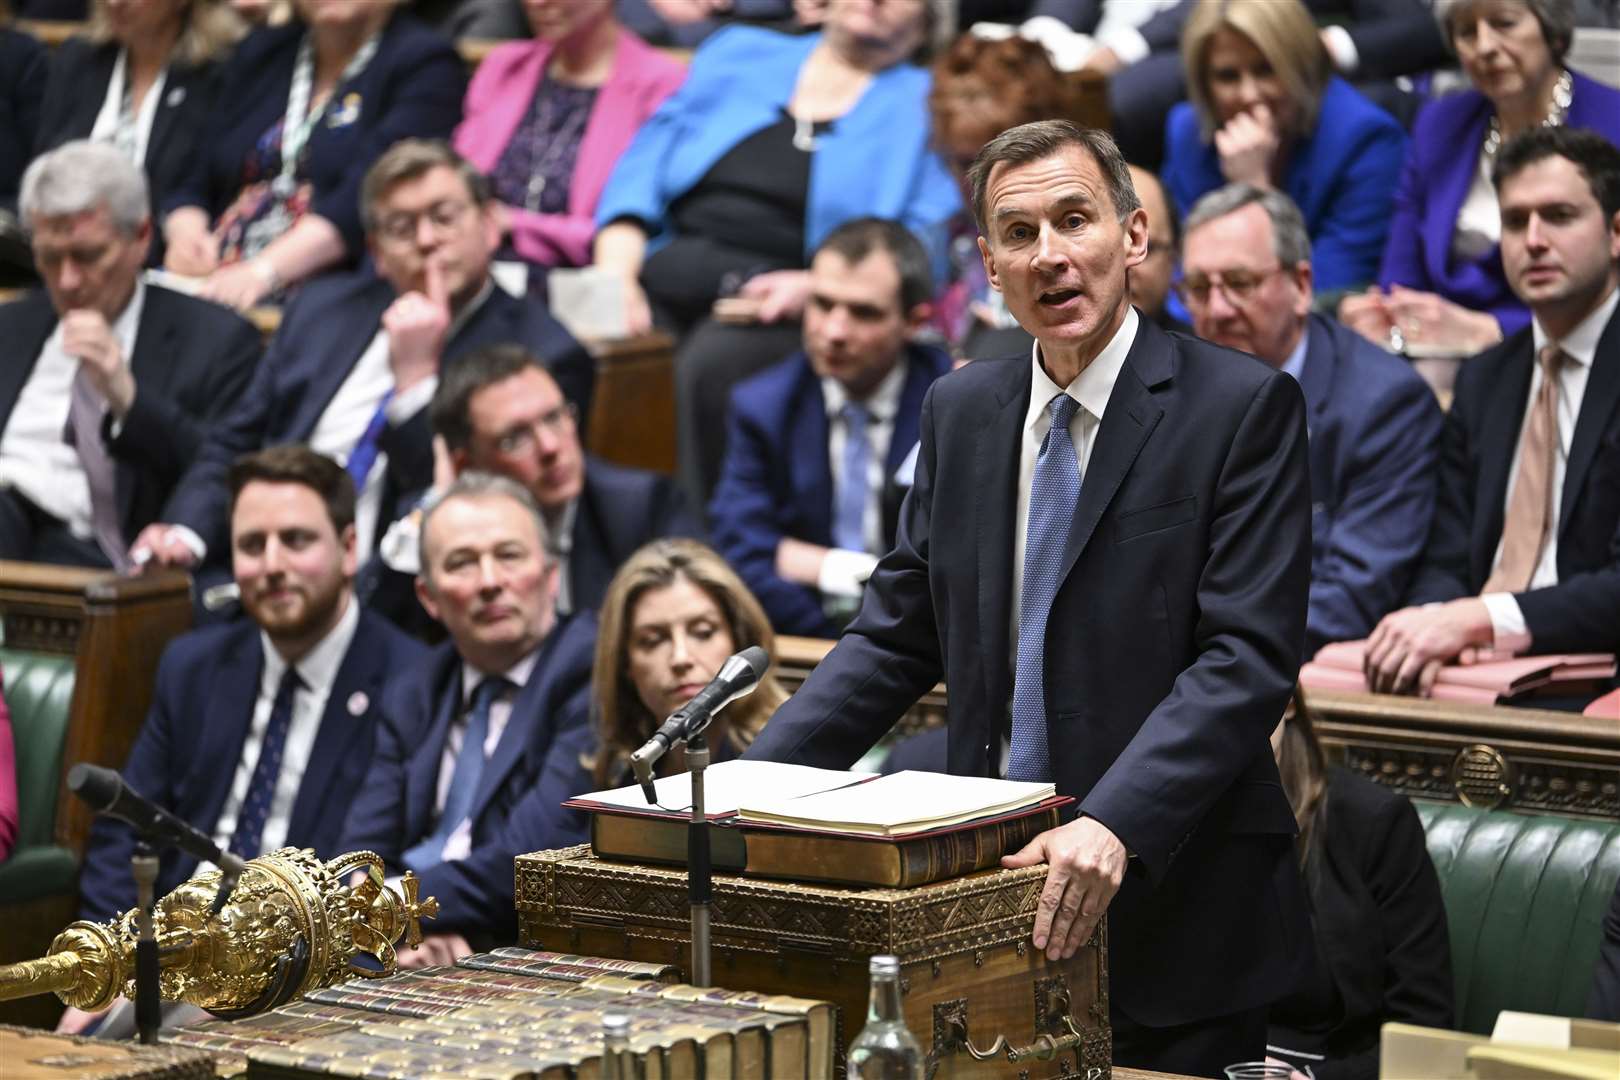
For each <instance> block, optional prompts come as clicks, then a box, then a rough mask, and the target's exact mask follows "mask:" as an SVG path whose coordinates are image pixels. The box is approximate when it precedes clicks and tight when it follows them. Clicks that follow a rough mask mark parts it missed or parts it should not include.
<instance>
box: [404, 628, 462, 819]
mask: <svg viewBox="0 0 1620 1080" xmlns="http://www.w3.org/2000/svg"><path fill="white" fill-rule="evenodd" d="M440 649H441V651H440V653H439V654H438V655H437V656H435V658H434V659H435V661H436V663H437V666H438V667H439V668H441V669H442V670H440V671H438V673H437V674H438V676H439V677H438V678H436V679H434V680H433V682H432V684H431V685H432V687H433V696H432V700H431V702H430V707H431V708H432V709H433V723H432V724H431V726H429V728H428V730H427V732H426V734H425V737H424V738H423V740H422V744H421V746H419V747H417V750H416V753H415V754H414V755H412V757H411V760H410V764H409V766H407V768H406V770H405V834H406V836H407V837H421V836H426V835H427V832H428V827H429V825H430V823H431V822H432V821H433V816H434V814H435V813H436V812H437V811H436V809H435V807H434V804H435V803H436V802H437V801H438V793H439V766H440V763H441V762H442V760H443V758H444V746H445V740H446V739H447V738H448V737H449V734H450V721H451V720H452V719H454V717H455V716H456V714H457V713H459V712H460V711H461V657H460V656H459V655H457V653H456V650H455V647H454V646H453V645H449V644H446V645H443V646H441V647H440Z"/></svg>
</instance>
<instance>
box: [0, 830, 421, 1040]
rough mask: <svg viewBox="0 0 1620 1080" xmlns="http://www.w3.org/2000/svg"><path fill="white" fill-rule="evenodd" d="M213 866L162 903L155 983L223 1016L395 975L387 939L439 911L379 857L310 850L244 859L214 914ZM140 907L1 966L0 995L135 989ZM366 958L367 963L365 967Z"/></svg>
mask: <svg viewBox="0 0 1620 1080" xmlns="http://www.w3.org/2000/svg"><path fill="white" fill-rule="evenodd" d="M219 878H220V874H219V871H217V870H215V871H210V872H208V873H205V874H199V875H198V876H197V877H194V878H192V879H191V880H190V881H187V882H186V883H184V884H183V885H181V886H180V887H179V888H177V889H175V890H174V891H173V892H171V893H170V894H169V895H167V896H165V897H164V898H163V899H162V900H159V901H158V903H157V905H156V909H155V911H154V915H153V923H154V927H155V929H156V933H157V940H158V949H159V964H160V966H161V968H162V971H161V973H160V975H159V987H160V992H161V994H162V996H163V997H164V998H165V999H167V1000H173V1001H188V1002H191V1003H192V1004H194V1005H200V1006H202V1007H203V1008H205V1009H209V1010H211V1011H213V1012H215V1013H219V1014H220V1015H223V1016H248V1015H252V1014H253V1013H257V1012H262V1011H263V1010H265V1009H269V1008H273V1007H275V1006H277V1005H280V1004H283V1003H284V1002H287V1001H290V1000H292V999H293V998H294V997H297V996H300V995H302V994H304V993H307V992H308V991H310V990H314V989H316V988H317V987H322V986H331V985H333V984H335V983H340V982H346V981H348V980H349V979H351V978H354V977H356V976H361V977H368V978H369V977H378V976H381V975H389V974H392V973H393V972H394V971H395V970H396V955H395V951H394V945H395V943H396V942H398V941H399V940H400V939H401V938H403V939H404V940H405V942H406V943H407V944H408V945H412V946H414V945H416V944H417V943H418V942H420V941H421V940H422V926H421V920H422V919H424V918H433V917H434V916H435V915H437V914H438V911H439V905H438V902H437V901H436V900H434V899H433V898H432V897H427V898H425V899H419V898H418V895H417V894H418V890H419V888H420V884H421V883H420V882H419V881H418V880H417V879H416V877H415V875H413V874H406V875H405V877H404V878H403V879H402V880H401V881H400V882H399V884H398V885H397V886H390V885H387V884H385V882H384V878H383V864H382V859H381V857H379V856H378V855H376V854H375V853H373V852H370V851H354V852H350V853H348V854H346V855H340V856H338V857H337V858H335V859H332V860H331V861H329V862H325V863H323V862H321V860H319V859H317V858H316V857H315V853H314V852H313V851H311V850H309V849H307V848H305V849H302V850H300V849H298V848H282V849H281V850H279V851H272V852H270V853H269V854H267V855H261V856H259V857H258V858H256V859H254V860H252V861H251V862H249V863H248V864H247V869H246V870H244V871H243V873H242V877H241V880H240V881H239V882H238V883H237V885H236V888H235V889H234V890H233V891H232V893H231V896H230V901H229V902H228V903H227V904H226V905H225V907H224V909H223V910H222V911H221V912H220V913H219V914H218V915H213V914H211V910H210V909H211V907H212V905H213V902H214V894H215V892H216V891H217V890H218V888H219ZM135 939H136V913H135V912H134V911H127V912H125V913H124V914H123V915H121V916H119V917H118V918H116V919H113V920H111V921H109V922H107V923H91V922H76V923H73V924H72V925H70V926H69V927H68V928H67V929H66V930H64V931H62V933H60V934H58V935H57V937H56V940H55V941H53V942H52V943H51V948H50V952H49V954H47V955H46V956H45V957H43V958H42V959H39V960H29V961H26V962H25V963H21V964H12V965H9V966H6V967H0V1000H6V999H8V998H15V997H26V996H29V995H32V994H43V993H55V994H56V995H57V996H58V997H60V998H61V999H62V1000H63V1001H64V1002H66V1003H67V1004H69V1005H73V1006H76V1007H78V1008H81V1009H92V1010H94V1009H102V1008H105V1007H106V1006H107V1005H109V1004H111V1003H112V1001H113V999H114V998H115V997H117V996H118V995H119V994H120V993H124V994H128V995H133V994H134V974H135ZM362 955H366V956H370V957H371V958H372V959H373V960H374V961H375V966H373V965H372V964H360V963H357V960H358V958H359V957H361V956H362Z"/></svg>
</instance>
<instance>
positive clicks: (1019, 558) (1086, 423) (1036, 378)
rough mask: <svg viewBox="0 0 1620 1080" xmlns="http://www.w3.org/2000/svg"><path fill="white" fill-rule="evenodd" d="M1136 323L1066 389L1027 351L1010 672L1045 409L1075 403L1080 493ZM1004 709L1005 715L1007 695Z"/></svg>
mask: <svg viewBox="0 0 1620 1080" xmlns="http://www.w3.org/2000/svg"><path fill="white" fill-rule="evenodd" d="M1140 321H1141V320H1140V318H1139V317H1138V316H1137V314H1136V309H1135V308H1134V307H1133V308H1127V309H1126V310H1125V321H1124V322H1123V323H1121V324H1120V327H1119V329H1118V330H1117V331H1116V332H1115V333H1114V336H1113V338H1112V339H1111V340H1110V341H1109V342H1108V344H1107V345H1105V346H1103V350H1102V352H1100V353H1098V354H1097V356H1096V359H1094V360H1092V361H1091V363H1089V364H1087V365H1086V367H1085V369H1084V370H1083V371H1081V372H1080V374H1079V375H1078V376H1076V377H1075V380H1074V381H1073V382H1071V383H1070V384H1069V385H1068V386H1059V385H1058V384H1057V383H1055V382H1053V381H1052V379H1051V377H1050V376H1048V375H1047V374H1046V369H1045V368H1044V367H1042V366H1041V345H1040V342H1036V343H1035V346H1034V348H1033V349H1032V350H1031V351H1030V369H1031V372H1030V380H1031V381H1030V394H1029V409H1028V410H1027V411H1026V412H1025V413H1024V426H1023V429H1022V430H1023V438H1022V440H1021V442H1020V443H1019V447H1018V504H1017V510H1016V511H1015V513H1016V517H1015V518H1014V521H1013V529H1014V532H1013V537H1014V539H1013V561H1012V565H1013V580H1012V617H1011V620H1010V621H1011V624H1012V625H1011V632H1010V633H1009V634H1008V636H1007V646H1008V648H1007V654H1008V663H1009V664H1010V665H1011V666H1012V668H1013V670H1015V671H1016V670H1017V668H1018V612H1019V608H1020V605H1021V602H1022V600H1023V595H1024V548H1025V545H1026V543H1027V542H1028V540H1029V489H1030V485H1031V484H1033V483H1034V480H1035V460H1036V459H1037V458H1038V457H1040V455H1041V443H1043V442H1045V441H1046V433H1047V432H1048V431H1050V430H1051V428H1052V418H1051V415H1050V414H1049V413H1048V412H1047V411H1046V410H1047V408H1048V407H1049V406H1050V405H1051V404H1052V399H1053V398H1055V397H1057V396H1058V395H1059V394H1068V395H1069V396H1070V397H1072V398H1074V400H1075V401H1077V402H1079V403H1080V407H1079V408H1078V409H1076V410H1075V413H1074V418H1073V419H1071V420H1070V421H1069V440H1070V441H1071V442H1073V443H1074V455H1075V458H1076V460H1077V461H1078V463H1079V465H1080V477H1081V491H1082V492H1084V490H1085V475H1086V466H1087V465H1089V464H1090V463H1091V451H1092V448H1093V447H1095V446H1096V445H1097V429H1098V428H1100V427H1101V426H1102V418H1103V413H1104V412H1105V411H1106V410H1107V408H1108V399H1109V398H1110V397H1112V396H1113V394H1114V383H1115V382H1116V381H1118V379H1119V373H1120V369H1121V368H1123V367H1124V366H1125V357H1126V356H1127V355H1129V354H1130V351H1131V345H1132V344H1133V343H1134V342H1135V341H1136V329H1137V326H1138V324H1139V323H1140ZM1006 707H1007V711H1008V713H1009V715H1010V714H1011V712H1012V698H1011V697H1010V696H1009V697H1008V699H1007V704H1006ZM1008 730H1009V731H1010V730H1011V728H1010V727H1009V728H1008ZM1010 750H1011V747H1010V745H1009V743H1008V740H1007V738H1006V737H1003V738H1002V740H1001V756H1000V759H999V760H1000V765H999V766H998V769H999V773H998V775H1001V776H1006V775H1007V759H1008V754H1009V753H1010Z"/></svg>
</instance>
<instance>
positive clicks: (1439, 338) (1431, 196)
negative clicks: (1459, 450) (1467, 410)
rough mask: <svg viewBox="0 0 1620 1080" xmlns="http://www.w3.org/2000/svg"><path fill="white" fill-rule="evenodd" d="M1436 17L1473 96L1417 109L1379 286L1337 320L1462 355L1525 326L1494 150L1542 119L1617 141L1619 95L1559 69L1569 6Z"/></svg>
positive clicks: (1526, 2) (1517, 2) (1510, 5)
mask: <svg viewBox="0 0 1620 1080" xmlns="http://www.w3.org/2000/svg"><path fill="white" fill-rule="evenodd" d="M1434 14H1435V17H1436V18H1437V19H1439V20H1440V27H1441V30H1442V32H1443V33H1444V36H1445V39H1446V41H1447V43H1448V44H1449V45H1450V46H1451V48H1452V50H1453V51H1454V52H1456V54H1457V59H1458V60H1459V61H1460V62H1461V64H1462V68H1463V71H1465V72H1467V74H1468V78H1469V80H1470V81H1471V82H1472V83H1473V89H1470V90H1465V91H1462V92H1461V93H1456V94H1448V95H1446V96H1445V97H1441V98H1437V99H1435V100H1434V101H1431V102H1429V104H1428V105H1426V106H1424V108H1423V111H1421V112H1420V113H1418V116H1417V120H1416V122H1415V125H1414V127H1413V134H1412V144H1411V146H1410V148H1409V149H1408V151H1407V157H1406V164H1405V166H1404V167H1403V168H1402V170H1401V182H1400V187H1399V188H1398V189H1397V191H1396V194H1395V215H1394V218H1393V220H1392V221H1391V223H1390V232H1389V244H1388V246H1387V247H1386V248H1385V249H1384V261H1383V265H1382V266H1381V267H1380V268H1379V271H1378V287H1377V288H1374V289H1372V290H1370V291H1368V292H1367V293H1365V294H1363V295H1359V296H1351V297H1346V298H1345V300H1344V302H1343V303H1341V304H1340V305H1339V318H1340V319H1342V320H1343V321H1344V322H1345V323H1347V324H1348V325H1350V326H1351V327H1353V328H1354V329H1356V330H1357V331H1359V332H1360V333H1362V334H1363V335H1365V336H1366V337H1368V338H1371V339H1372V340H1373V341H1374V342H1376V343H1378V344H1379V345H1384V346H1386V347H1387V346H1388V345H1389V344H1390V343H1391V342H1392V341H1395V342H1398V343H1400V344H1403V345H1408V346H1410V345H1414V344H1417V345H1436V346H1444V347H1446V348H1449V349H1450V350H1452V351H1454V352H1456V353H1458V354H1460V355H1468V354H1473V353H1476V352H1479V351H1481V350H1483V349H1486V348H1489V347H1490V346H1492V345H1494V344H1496V343H1497V342H1498V341H1500V340H1502V338H1503V337H1504V336H1506V335H1508V334H1513V333H1516V332H1518V331H1519V330H1522V329H1523V328H1524V327H1525V326H1526V325H1528V324H1529V322H1530V311H1529V309H1528V308H1526V307H1525V306H1524V304H1523V303H1522V302H1520V300H1519V298H1518V297H1517V296H1515V295H1513V290H1512V289H1510V288H1509V287H1508V282H1507V277H1506V275H1505V274H1504V273H1503V271H1502V252H1501V245H1500V243H1499V238H1500V236H1501V221H1500V219H1499V217H1498V210H1497V204H1496V189H1495V188H1494V187H1493V186H1492V184H1491V177H1490V174H1491V167H1492V164H1493V163H1494V162H1495V160H1496V153H1495V148H1496V147H1498V146H1500V145H1501V143H1502V142H1504V141H1506V140H1507V139H1509V138H1512V137H1513V136H1514V135H1516V134H1517V133H1518V132H1520V131H1524V130H1528V129H1530V128H1533V127H1535V126H1537V125H1538V124H1549V123H1551V124H1557V123H1561V124H1564V125H1567V126H1569V127H1578V128H1590V129H1592V130H1593V131H1596V132H1598V133H1599V134H1601V135H1603V136H1604V137H1606V138H1607V139H1608V140H1609V141H1610V142H1614V143H1620V91H1617V90H1614V89H1612V88H1610V87H1607V86H1604V85H1602V84H1601V83H1596V82H1593V81H1592V80H1591V79H1588V78H1586V77H1585V76H1582V75H1580V74H1577V73H1576V72H1573V71H1570V70H1569V69H1568V68H1566V67H1565V66H1564V54H1565V53H1567V52H1568V51H1569V43H1570V37H1571V34H1572V33H1573V30H1574V24H1575V18H1574V8H1573V6H1572V5H1571V4H1570V3H1569V2H1568V0H1523V2H1521V0H1491V2H1490V3H1482V2H1480V0H1437V2H1436V4H1435V5H1434ZM1493 133H1494V134H1493ZM1396 328H1398V333H1395V334H1392V331H1394V330H1396Z"/></svg>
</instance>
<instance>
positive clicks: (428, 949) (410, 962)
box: [397, 934, 473, 971]
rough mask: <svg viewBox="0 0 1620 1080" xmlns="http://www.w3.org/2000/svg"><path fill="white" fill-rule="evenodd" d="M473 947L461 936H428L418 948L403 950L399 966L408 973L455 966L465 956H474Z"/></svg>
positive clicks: (399, 955)
mask: <svg viewBox="0 0 1620 1080" xmlns="http://www.w3.org/2000/svg"><path fill="white" fill-rule="evenodd" d="M472 951H473V949H472V946H471V945H469V944H467V939H466V938H464V937H462V936H461V935H460V934H428V935H426V936H424V937H423V938H422V944H420V945H418V946H417V947H416V948H414V949H411V948H402V949H400V950H399V952H398V954H397V957H398V960H399V966H400V967H401V968H403V969H405V970H406V971H415V970H416V969H418V968H425V967H432V966H434V965H439V964H453V963H455V962H456V961H457V960H460V959H461V958H462V957H463V956H471V955H472Z"/></svg>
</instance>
